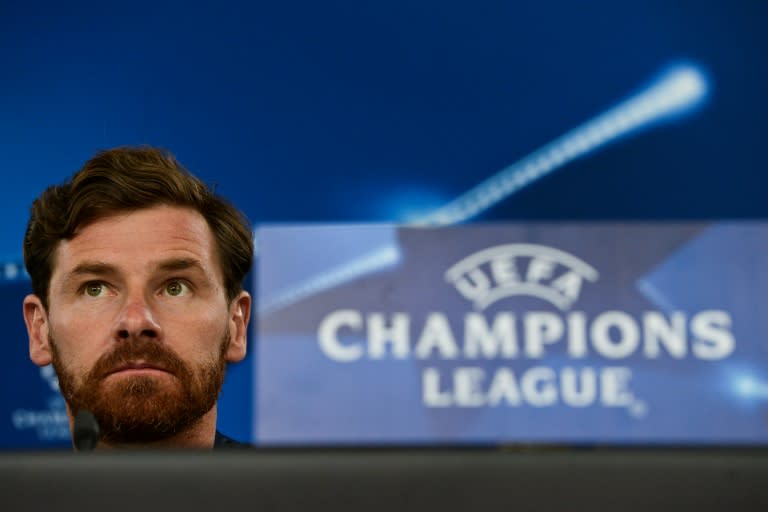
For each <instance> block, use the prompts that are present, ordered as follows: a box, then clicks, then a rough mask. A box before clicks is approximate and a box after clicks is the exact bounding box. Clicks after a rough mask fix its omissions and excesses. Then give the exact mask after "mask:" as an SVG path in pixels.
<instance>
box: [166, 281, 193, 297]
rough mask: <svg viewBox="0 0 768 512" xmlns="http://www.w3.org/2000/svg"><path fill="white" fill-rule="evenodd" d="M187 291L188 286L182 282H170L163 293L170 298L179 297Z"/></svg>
mask: <svg viewBox="0 0 768 512" xmlns="http://www.w3.org/2000/svg"><path fill="white" fill-rule="evenodd" d="M188 291H189V286H187V284H186V283H184V282H182V281H171V282H170V283H168V284H167V285H165V293H167V294H168V295H170V296H171V297H181V296H182V295H186V294H187V292H188Z"/></svg>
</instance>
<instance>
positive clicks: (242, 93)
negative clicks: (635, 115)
mask: <svg viewBox="0 0 768 512" xmlns="http://www.w3.org/2000/svg"><path fill="white" fill-rule="evenodd" d="M767 15H768V2H764V1H761V0H735V1H731V2H722V1H693V0H664V1H661V0H654V1H648V0H643V1H640V0H635V1H625V2H615V1H602V0H593V1H584V2H570V1H565V0H557V1H555V0H550V1H539V2H511V1H506V2H504V1H487V2H459V1H452V2H445V1H437V0H421V1H415V2H414V1H406V0H389V1H386V2H383V1H382V2H371V1H366V2H360V1H326V2H312V1H309V0H294V1H290V0H289V1H283V2H274V3H271V2H270V3H267V2H244V1H242V2H241V1H219V2H215V3H198V2H181V1H168V2H158V1H153V2H149V1H143V0H139V1H132V2H130V3H111V2H78V1H73V2H66V3H60V2H53V1H50V0H42V1H38V2H21V1H14V0H0V172H1V174H0V176H2V178H3V180H4V186H2V187H0V218H2V219H3V222H2V223H0V261H2V262H18V261H20V259H21V249H20V246H21V239H22V236H23V230H24V227H25V223H26V218H27V211H28V207H29V204H30V203H31V201H32V200H33V198H34V197H36V196H37V195H38V194H39V193H40V191H41V190H42V189H43V188H44V186H45V185H47V184H50V183H53V182H60V181H62V180H64V179H65V178H66V177H67V176H69V175H70V174H71V173H72V172H74V171H75V170H77V169H78V168H79V167H80V166H81V165H82V163H83V162H84V161H85V160H87V159H88V158H89V157H90V156H92V154H93V153H94V152H95V151H96V150H98V149H104V148H108V147H112V146H116V145H124V144H145V143H146V144H152V145H159V146H164V147H167V148H168V149H170V150H171V151H173V152H174V153H175V154H176V155H177V156H178V157H179V159H180V160H181V161H182V162H183V163H184V164H185V165H187V166H188V167H189V168H190V169H191V170H193V171H194V172H195V173H197V174H198V175H200V176H201V177H202V178H203V179H204V180H205V181H207V182H209V183H215V184H216V186H217V190H218V191H219V192H220V193H222V194H223V195H225V196H228V197H230V198H231V199H232V200H233V201H234V202H235V203H236V204H237V205H238V206H240V207H241V208H242V209H243V210H244V211H245V212H246V214H247V215H248V216H249V218H251V219H252V220H253V221H254V222H255V223H256V224H261V223H267V222H293V221H310V222H316V221H324V222H327V221H334V222H335V221H341V222H347V221H400V220H403V219H404V218H406V216H408V215H410V214H412V213H414V212H428V211H430V210H431V209H433V208H435V207H438V206H440V205H442V204H444V203H445V202H447V201H448V200H451V199H453V198H455V197H456V196H458V195H459V194H461V193H463V192H465V191H466V190H467V189H469V188H470V187H472V186H473V185H475V184H477V183H478V182H480V181H481V180H483V179H485V178H487V177H489V176H491V175H493V174H494V173H495V172H497V171H498V170H500V169H502V168H503V167H505V166H507V165H509V164H510V163H513V162H515V161H516V160H518V159H519V158H521V157H523V156H525V155H526V154H528V153H530V152H531V151H533V150H535V149H536V148H538V147H540V146H541V145H543V144H545V143H546V142H548V141H550V140H552V139H553V138H555V137H557V136H558V135H560V134H562V133H564V132H566V131H567V130H569V129H571V128H573V127H574V126H576V125H578V124H580V123H582V122H584V121H585V120H587V119H589V118H591V117H592V116H593V115H595V114H597V113H599V112H601V111H603V110H604V109H605V108H607V107H610V106H612V105H614V104H615V103H616V102H617V101H619V100H621V99H622V98H624V97H626V96H627V95H628V94H630V93H632V92H633V91H635V90H637V89H638V88H639V87H640V86H642V85H643V84H644V83H646V82H647V81H648V80H649V79H650V78H652V77H653V76H654V75H655V74H656V73H657V72H659V71H660V70H661V69H663V68H664V67H665V66H667V65H669V64H671V63H674V62H677V61H679V60H685V61H690V62H694V63H697V64H698V65H699V66H701V68H702V69H703V70H704V71H705V72H706V74H707V76H708V77H709V83H710V88H711V93H710V96H709V98H708V102H707V104H706V105H705V106H704V107H703V108H702V109H701V110H700V111H698V112H696V113H695V114H694V115H692V116H690V117H687V118H685V119H682V120H679V121H678V122H676V123H673V124H670V125H665V126H661V127H658V128H655V129H654V130H649V131H646V132H644V133H641V134H639V135H638V136H635V137H632V138H627V139H624V140H622V141H620V142H618V143H616V144H613V145H611V146H609V147H607V148H604V149H602V150H601V151H599V152H596V153H593V154H590V155H589V156H587V157H585V158H582V159H580V160H577V161H575V162H572V163H570V164H568V165H566V166H565V167H563V168H562V169H560V170H558V171H557V172H556V173H554V174H552V175H550V176H548V177H546V178H544V179H542V180H540V181H538V182H537V183H535V184H534V185H533V186H530V187H527V188H526V189H524V190H523V191H521V192H520V193H518V194H516V195H515V196H514V197H511V198H508V199H506V200H505V201H503V202H502V203H500V204H498V205H496V206H495V207H494V208H492V209H491V210H489V211H487V212H486V213H485V214H483V215H482V216H481V217H480V219H478V220H482V221H488V220H491V221H495V220H521V219H522V220H527V219H670V218H674V219H727V218H765V217H766V216H768V202H767V201H765V199H764V189H765V184H766V178H765V168H766V157H765V144H764V139H765V134H766V133H768V129H767V128H768V126H766V125H767V124H768V116H767V115H766V114H768V100H766V97H765V91H766V90H768V59H766V55H768V36H766V35H765V34H766V31H765V20H766V19H768V16H767ZM7 275H9V274H7V273H6V276H7ZM15 279H16V278H13V279H10V281H9V282H10V283H11V284H9V285H8V286H9V287H7V290H6V288H4V289H3V294H4V298H2V299H0V300H1V301H2V303H1V304H3V310H4V314H6V313H7V315H6V316H7V317H8V322H9V329H8V335H7V336H6V344H13V343H19V344H21V345H26V341H25V336H24V332H23V326H22V324H21V316H20V306H19V304H20V300H21V299H20V297H21V296H22V295H23V291H20V290H19V288H23V285H22V286H19V285H18V284H14V283H15ZM4 286H5V285H4ZM14 333H17V334H14ZM16 348H17V347H16V346H14V351H13V354H14V356H13V357H14V358H13V359H8V357H11V356H10V354H11V353H10V352H9V353H8V354H5V352H4V354H3V355H4V357H5V358H6V360H8V361H16V360H17V359H16V355H15V354H16V352H17V350H16ZM3 350H6V349H3ZM23 352H24V351H22V353H23ZM16 364H25V362H22V363H15V362H14V363H13V364H11V363H8V364H7V366H8V368H11V367H13V371H5V374H4V375H5V377H3V381H2V385H3V386H4V395H3V396H4V397H5V396H6V395H8V394H13V390H12V389H10V388H8V387H7V386H14V384H13V383H14V382H15V383H18V379H15V380H12V379H10V377H9V376H10V375H12V374H13V372H16V371H21V370H16V366H15V365H16ZM30 366H31V365H30ZM233 370H234V373H233V374H232V375H231V376H230V377H231V379H230V380H231V381H232V382H230V383H228V386H233V388H237V389H240V388H241V387H246V386H245V385H246V384H247V382H249V379H250V375H249V372H248V369H247V365H241V366H240V367H235V368H234V369H233ZM36 371H37V370H36V369H34V368H33V367H32V368H30V369H29V372H30V375H31V376H32V377H30V378H33V379H35V384H34V386H38V385H39V384H38V383H37V382H38V381H39V379H38V378H37V377H36ZM7 382H11V383H12V384H7ZM40 385H41V386H42V384H40ZM25 387H27V386H24V385H21V386H18V388H15V389H24V388H25ZM28 387H33V385H32V384H30V386H28ZM30 392H31V390H30ZM35 396H36V395H35ZM46 396H47V395H46ZM228 396H233V397H234V394H233V395H226V394H225V397H224V399H223V400H222V402H223V403H222V406H223V407H225V408H226V407H228V403H227V402H228V401H229V400H230V399H229V398H228ZM4 400H5V399H4ZM39 400H41V401H44V400H43V399H42V398H40V399H39ZM231 400H232V401H234V402H235V403H236V404H240V403H242V401H241V400H240V399H239V398H237V399H235V398H232V399H231ZM4 404H5V405H4ZM7 404H8V401H7V400H5V401H4V402H3V403H2V404H0V409H2V411H5V409H3V408H4V407H10V406H9V405H7ZM238 407H239V405H237V406H235V407H234V408H235V409H236V411H235V412H231V413H226V414H231V415H232V416H231V418H232V419H231V420H228V419H226V418H227V417H228V416H226V415H225V416H224V417H223V418H222V419H223V420H224V421H226V422H227V423H228V425H231V428H229V429H228V430H230V431H231V432H232V433H233V434H234V435H236V436H238V435H240V437H242V438H247V437H248V432H249V431H250V430H249V425H248V424H247V423H248V421H249V418H250V415H249V412H248V411H244V410H242V409H240V408H238ZM232 409H233V407H229V410H232ZM3 418H7V414H5V412H3V416H2V417H1V418H0V425H2V426H0V434H2V435H6V434H7V435H11V434H10V433H8V432H9V431H6V430H3V429H5V428H6V424H5V421H6V420H5V419H3Z"/></svg>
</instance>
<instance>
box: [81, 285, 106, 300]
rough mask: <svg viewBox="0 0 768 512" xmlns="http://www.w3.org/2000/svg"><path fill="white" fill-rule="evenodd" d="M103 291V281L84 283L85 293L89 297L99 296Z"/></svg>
mask: <svg viewBox="0 0 768 512" xmlns="http://www.w3.org/2000/svg"><path fill="white" fill-rule="evenodd" d="M103 293H104V283H88V284H86V285H85V294H86V295H88V296H89V297H99V296H101V295H102V294H103Z"/></svg>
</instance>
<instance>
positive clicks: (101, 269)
mask: <svg viewBox="0 0 768 512" xmlns="http://www.w3.org/2000/svg"><path fill="white" fill-rule="evenodd" d="M84 274H88V275H97V276H103V275H109V274H117V267H116V266H114V265H112V264H109V263H103V262H100V261H85V262H83V263H80V264H78V265H77V266H76V267H75V268H73V269H72V270H71V271H70V272H69V273H68V274H67V276H66V279H67V280H69V279H71V278H73V277H76V276H81V275H84Z"/></svg>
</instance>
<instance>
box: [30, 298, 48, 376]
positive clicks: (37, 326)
mask: <svg viewBox="0 0 768 512" xmlns="http://www.w3.org/2000/svg"><path fill="white" fill-rule="evenodd" d="M24 323H25V324H27V334H28V335H29V358H30V359H31V360H32V362H33V363H35V364H36V365H37V366H45V365H47V364H51V346H50V344H49V343H48V332H49V325H48V315H47V314H46V312H45V308H44V307H43V303H42V301H41V300H40V298H39V297H38V296H37V295H27V296H26V297H24Z"/></svg>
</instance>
